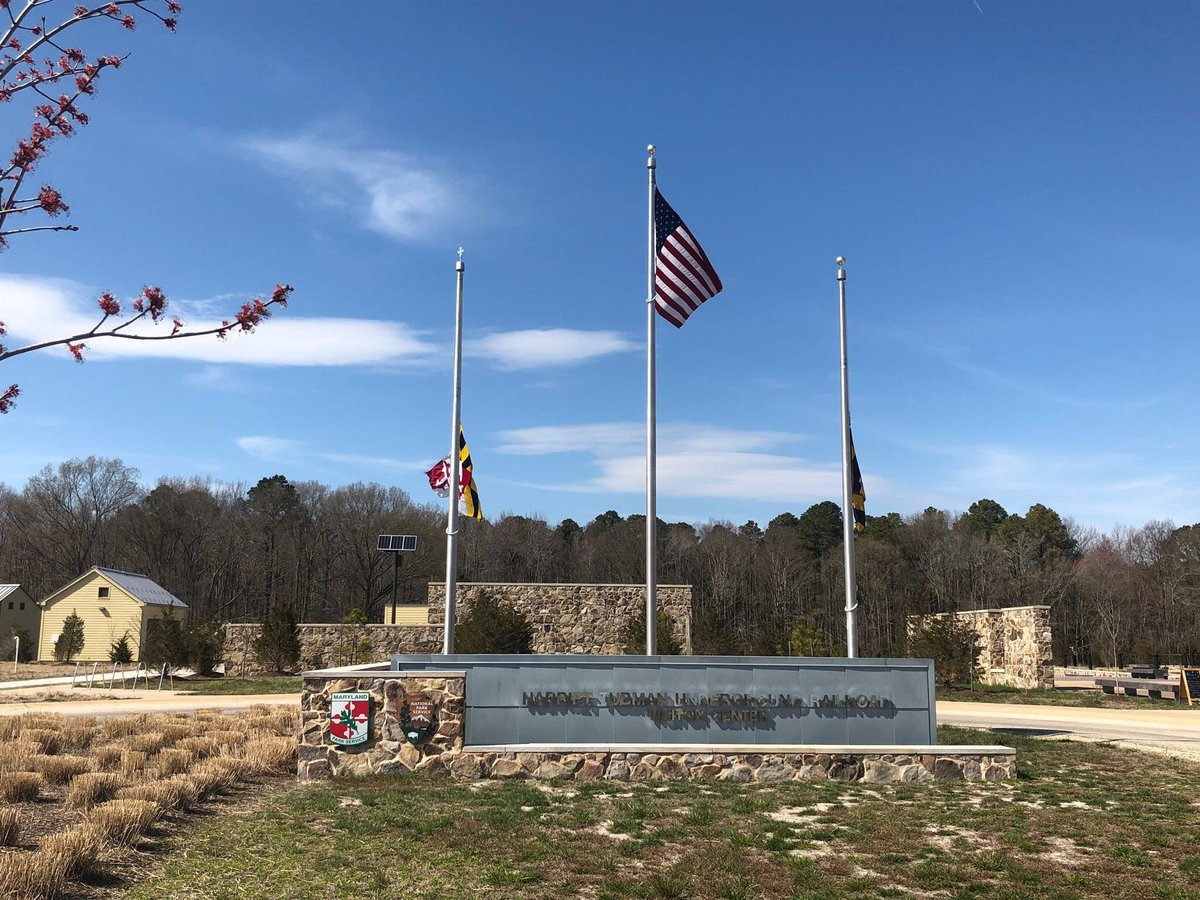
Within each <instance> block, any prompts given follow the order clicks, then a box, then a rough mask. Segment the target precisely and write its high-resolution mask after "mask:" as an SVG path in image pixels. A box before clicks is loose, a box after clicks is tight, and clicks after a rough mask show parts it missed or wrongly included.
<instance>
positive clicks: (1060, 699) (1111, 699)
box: [937, 684, 1179, 709]
mask: <svg viewBox="0 0 1200 900" xmlns="http://www.w3.org/2000/svg"><path fill="white" fill-rule="evenodd" d="M937 699H939V700H958V701H967V702H972V703H1024V704H1030V705H1033V706H1081V707H1091V708H1102V709H1171V708H1173V707H1176V706H1178V705H1179V704H1177V703H1175V702H1174V701H1173V700H1155V699H1154V698H1153V697H1125V696H1117V695H1115V694H1105V693H1104V692H1103V691H1098V690H1097V691H1089V690H1078V689H1073V690H1066V689H1064V690H1051V689H1048V688H1014V687H1007V686H1005V685H997V684H976V685H974V686H973V687H970V688H968V687H967V686H966V685H956V686H954V687H950V688H947V687H943V686H941V685H939V686H938V689H937Z"/></svg>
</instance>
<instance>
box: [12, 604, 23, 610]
mask: <svg viewBox="0 0 1200 900" xmlns="http://www.w3.org/2000/svg"><path fill="white" fill-rule="evenodd" d="M10 605H11V604H10ZM24 608H25V604H24V603H22V604H21V609H24Z"/></svg>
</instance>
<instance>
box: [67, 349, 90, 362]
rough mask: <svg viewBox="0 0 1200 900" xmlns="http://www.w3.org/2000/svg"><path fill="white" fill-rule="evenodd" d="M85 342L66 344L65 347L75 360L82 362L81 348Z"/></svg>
mask: <svg viewBox="0 0 1200 900" xmlns="http://www.w3.org/2000/svg"><path fill="white" fill-rule="evenodd" d="M86 346H87V344H67V349H68V350H70V351H71V355H72V356H73V357H75V362H80V363H81V362H83V350H84V348H85V347H86Z"/></svg>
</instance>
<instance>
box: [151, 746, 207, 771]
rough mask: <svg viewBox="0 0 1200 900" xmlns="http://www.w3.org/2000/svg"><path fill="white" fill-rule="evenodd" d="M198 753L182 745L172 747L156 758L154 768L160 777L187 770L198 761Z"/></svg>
mask: <svg viewBox="0 0 1200 900" xmlns="http://www.w3.org/2000/svg"><path fill="white" fill-rule="evenodd" d="M196 759H197V756H196V753H195V752H194V751H192V750H184V749H182V748H180V747H170V748H168V749H166V750H164V751H162V752H161V753H160V754H158V756H156V757H155V758H154V770H155V772H156V773H157V774H158V777H159V778H167V777H169V776H171V775H178V774H180V773H181V772H186V771H187V770H188V769H190V768H191V767H192V764H193V763H195V762H196Z"/></svg>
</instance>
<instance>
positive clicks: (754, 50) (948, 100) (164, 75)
mask: <svg viewBox="0 0 1200 900" xmlns="http://www.w3.org/2000/svg"><path fill="white" fill-rule="evenodd" d="M336 12H337V13H338V14H334V12H333V11H332V8H331V7H330V6H329V5H328V4H324V3H316V2H295V0H290V2H282V0H281V2H275V0H256V2H254V3H245V2H233V0H205V2H202V3H201V2H192V3H190V4H185V10H184V13H183V15H182V16H181V17H180V26H179V32H178V33H177V34H176V35H170V34H167V33H166V32H165V31H163V30H162V29H161V28H159V27H153V26H152V25H151V24H150V23H149V22H145V23H143V25H142V26H141V27H139V29H138V30H137V31H136V32H135V33H134V34H132V35H128V34H126V33H124V32H122V31H121V30H120V29H116V28H111V27H107V25H106V23H93V24H92V25H91V27H90V31H89V32H88V33H87V34H86V35H84V34H83V33H82V31H81V32H77V34H76V37H77V38H78V39H79V40H80V42H81V43H82V44H83V45H84V46H85V48H86V49H87V50H89V51H90V52H97V53H99V52H104V53H109V52H125V51H129V52H131V53H132V56H131V57H130V59H129V61H128V62H127V63H126V65H125V66H124V67H123V68H122V69H121V71H120V72H116V73H112V72H108V73H105V75H104V77H103V78H102V83H101V88H100V91H99V94H98V96H97V97H96V98H95V100H94V102H93V103H92V105H91V107H90V109H89V112H90V113H91V114H92V123H91V124H90V125H89V126H88V127H86V128H85V129H82V130H81V131H80V133H79V134H78V135H77V136H76V137H74V138H72V139H71V140H69V141H65V142H63V143H62V144H61V145H59V146H58V147H56V148H55V149H54V151H53V152H52V154H51V155H49V156H48V157H47V159H46V161H45V162H44V163H43V164H42V166H41V167H40V169H39V171H38V173H37V176H38V180H39V183H41V182H47V183H50V184H53V185H54V186H55V187H57V188H58V189H59V190H61V191H62V192H63V195H64V198H65V199H66V200H67V202H68V203H70V204H71V206H72V214H71V219H70V221H71V222H72V223H73V224H75V225H78V226H79V227H80V229H81V230H80V231H79V232H78V233H75V234H61V235H35V236H30V237H25V238H20V237H18V238H14V239H13V240H12V243H11V246H10V247H9V249H8V250H6V251H5V252H4V254H3V255H2V256H0V319H3V320H4V321H6V322H7V323H8V327H9V329H10V332H11V335H10V338H8V339H6V340H7V342H8V343H9V344H10V346H12V345H16V344H18V343H22V342H23V339H24V341H28V340H33V339H38V338H42V337H47V336H53V335H55V334H56V332H57V333H61V331H62V329H63V328H65V327H69V326H70V324H71V323H73V322H77V321H82V320H83V319H86V317H87V316H90V315H91V310H92V309H94V304H95V300H96V297H97V296H98V295H99V293H100V291H102V290H104V289H109V290H112V291H114V292H116V293H118V294H119V295H121V296H122V297H124V298H129V297H132V296H133V295H134V294H136V293H137V291H139V290H140V288H141V287H142V285H143V284H146V283H152V284H160V285H162V286H163V288H164V289H165V290H166V291H167V293H168V295H169V296H170V297H171V298H172V301H173V303H174V310H175V311H176V312H181V313H182V314H183V315H184V318H185V319H187V320H188V321H189V322H190V323H192V324H199V323H202V322H204V321H206V320H208V319H211V318H213V317H218V318H219V317H221V316H222V315H223V314H227V312H228V311H229V310H231V309H232V308H234V307H236V306H237V305H238V304H239V303H240V302H241V300H242V299H245V298H246V297H248V296H251V295H253V294H255V293H262V292H269V291H270V289H271V288H272V287H273V286H274V284H275V283H276V281H287V282H290V283H292V284H293V285H295V287H296V292H295V295H294V298H293V302H292V304H291V306H290V307H289V309H288V310H287V311H286V312H284V313H282V314H280V315H279V316H278V317H277V318H275V319H273V320H271V321H270V322H269V323H267V324H266V325H265V326H263V327H262V328H261V329H260V330H259V332H258V333H257V334H255V335H252V336H244V335H239V336H235V337H233V338H231V339H230V340H229V341H228V342H226V343H224V344H221V343H218V342H217V341H215V340H212V339H207V338H206V339H200V340H199V341H195V342H189V343H183V342H169V343H165V344H161V345H157V346H156V347H155V348H154V351H153V353H154V355H153V356H149V355H142V354H147V353H148V351H147V350H146V349H145V348H144V347H138V348H134V349H133V350H131V349H130V348H128V347H124V346H122V347H114V346H112V345H104V344H102V343H96V344H95V345H94V346H93V347H92V348H91V350H90V352H89V359H88V362H87V363H86V364H84V365H83V366H79V365H77V364H76V363H74V362H73V361H72V360H71V359H70V357H69V356H68V354H67V353H66V351H65V350H56V351H51V352H48V353H42V354H29V355H26V356H24V357H20V358H17V359H13V360H10V361H7V362H5V363H4V364H3V368H2V370H0V381H3V382H4V384H5V385H7V384H9V383H11V382H14V381H15V382H18V383H20V385H21V387H22V390H23V393H22V397H21V400H20V402H19V405H18V406H17V407H16V409H15V410H14V411H13V412H11V413H10V414H8V415H7V416H5V417H3V418H2V419H0V435H2V438H0V481H2V482H5V483H7V484H8V485H10V486H12V487H15V488H20V487H21V486H22V485H23V484H24V482H25V480H26V478H28V476H29V475H31V474H32V473H34V472H35V471H37V470H38V469H39V468H41V467H42V466H43V465H45V464H46V463H56V462H58V461H60V460H63V459H66V458H70V457H74V456H86V455H88V454H96V455H102V456H116V457H120V458H121V459H123V460H124V461H125V462H126V463H127V464H129V465H132V466H135V467H137V468H138V469H139V470H140V471H141V473H142V476H143V479H144V481H145V482H146V483H147V484H148V485H149V484H153V482H154V481H155V480H156V479H157V478H159V477H162V476H192V475H200V476H206V477H211V478H213V479H216V480H219V481H233V482H247V483H251V484H252V483H253V482H255V481H257V480H258V479H259V478H261V477H263V476H268V475H272V474H275V473H281V474H284V475H286V476H287V477H288V478H289V479H292V480H296V481H301V480H318V481H322V482H325V483H327V484H344V483H348V482H352V481H359V480H362V481H378V482H381V483H384V484H394V485H397V486H399V487H401V488H403V489H405V490H407V491H409V492H410V493H411V494H412V495H413V497H414V498H415V499H417V500H420V501H425V500H431V499H433V495H432V493H430V492H429V489H428V486H427V484H426V482H425V478H424V474H423V470H424V469H426V468H428V467H429V466H430V465H432V463H434V462H435V461H436V460H437V459H438V458H440V457H441V456H442V455H444V454H445V452H446V448H447V447H448V445H449V439H450V396H451V380H450V379H451V358H450V351H451V345H452V338H453V324H454V321H453V313H454V308H453V302H454V260H455V250H456V249H457V248H458V247H459V246H460V245H461V246H463V247H465V248H466V255H465V257H464V258H465V261H466V264H467V271H466V278H467V281H466V313H465V335H466V358H465V363H464V375H463V422H464V426H465V428H466V434H467V437H468V440H469V441H470V444H471V449H472V451H473V455H474V460H475V464H476V475H477V478H478V482H479V487H480V492H481V497H482V501H483V505H484V509H485V511H486V512H487V514H488V515H489V516H495V515H498V514H500V513H503V512H513V513H519V514H525V515H530V514H539V515H543V516H545V517H546V518H547V519H549V520H550V521H551V522H556V521H558V520H560V519H562V518H564V517H567V516H570V517H573V518H576V519H579V520H589V519H590V518H592V517H593V516H595V515H596V514H597V513H599V512H602V511H603V510H605V509H609V508H613V509H616V510H618V511H619V512H621V513H623V514H629V513H635V512H642V511H644V509H645V500H644V495H643V466H644V460H643V453H644V437H643V429H644V419H645V412H644V407H645V376H644V372H645V346H644V333H645V302H644V301H645V271H646V261H645V245H646V234H645V216H646V195H645V191H646V180H645V152H644V151H645V147H646V145H647V144H648V143H654V144H656V145H657V146H658V148H659V154H658V159H659V164H658V166H659V167H658V179H659V186H660V188H661V190H662V191H663V193H664V195H665V196H666V197H667V199H668V200H669V201H670V202H671V203H672V204H673V205H674V206H675V208H676V209H677V210H678V211H679V213H680V214H681V215H682V217H683V219H684V220H685V221H686V222H687V223H688V225H689V227H690V228H691V230H692V231H693V232H694V233H695V234H696V235H697V237H698V238H699V239H700V241H701V242H702V243H703V245H704V247H705V249H706V251H707V252H708V255H709V257H710V258H711V259H712V261H713V263H714V265H715V266H716V268H717V270H718V272H719V273H720V275H721V277H722V279H723V281H724V284H725V290H724V292H723V293H722V294H720V295H718V296H717V297H716V298H715V299H713V300H711V301H709V302H708V303H707V304H705V305H704V306H703V307H702V308H701V309H700V311H699V312H697V313H696V314H695V315H694V316H693V317H692V318H691V319H690V320H689V321H688V322H687V324H686V325H685V326H684V327H683V328H682V329H680V330H676V329H675V328H673V327H670V326H667V325H665V323H660V327H659V329H658V369H659V379H658V393H659V400H658V418H659V425H660V429H659V440H658V444H659V460H658V464H659V498H658V508H659V514H660V516H661V517H663V518H665V519H668V520H672V521H675V520H686V521H692V522H697V523H698V522H704V521H708V520H713V519H727V520H732V521H733V522H735V523H741V522H743V521H746V520H747V519H755V520H757V521H758V522H760V523H761V524H764V525H765V523H766V522H767V521H768V520H769V519H771V518H772V517H773V516H775V515H777V514H778V513H780V512H783V511H785V510H790V511H793V512H796V513H799V512H802V511H803V510H804V509H805V508H806V507H807V506H809V505H810V504H812V503H814V502H818V501H820V500H824V499H832V498H834V497H836V496H837V495H838V479H839V468H838V466H839V458H840V457H839V453H840V450H839V384H838V371H839V369H838V332H837V285H836V281H835V272H836V266H835V265H834V258H835V257H836V256H838V255H839V254H841V255H844V256H846V257H847V259H848V265H847V270H848V274H849V280H848V296H849V306H850V365H851V395H852V396H851V402H852V409H853V414H854V423H855V438H856V443H857V447H858V454H859V459H860V461H861V463H862V468H863V474H864V479H865V482H866V487H867V492H868V503H867V508H868V512H870V513H872V514H882V513H884V512H888V511H897V512H900V513H904V514H908V513H913V512H917V511H920V510H921V509H923V508H925V507H926V506H936V507H939V508H947V509H952V510H965V509H966V507H967V506H968V505H970V503H972V502H973V501H974V500H977V499H979V498H981V497H990V498H993V499H995V500H997V501H998V502H999V503H1001V504H1002V505H1003V506H1004V507H1005V508H1006V509H1008V510H1009V511H1010V512H1023V511H1024V510H1025V509H1026V508H1027V507H1028V506H1029V505H1030V504H1032V503H1035V502H1042V503H1046V504H1048V505H1050V506H1053V507H1054V508H1055V509H1057V510H1058V511H1059V512H1060V513H1062V514H1063V515H1065V516H1071V517H1072V518H1074V519H1075V520H1076V521H1078V522H1080V523H1081V524H1085V525H1090V526H1095V527H1098V528H1100V529H1107V528H1109V527H1110V526H1112V525H1113V524H1115V523H1118V522H1119V523H1124V524H1129V525H1140V524H1142V523H1144V522H1146V521H1148V520H1151V519H1163V518H1169V519H1172V520H1174V521H1175V522H1176V523H1178V524H1185V523H1193V522H1196V521H1200V489H1198V488H1197V476H1198V475H1200V466H1198V465H1197V450H1196V447H1197V444H1198V441H1197V438H1198V437H1200V435H1198V433H1197V431H1198V429H1197V415H1196V412H1197V403H1198V401H1197V400H1196V396H1195V377H1194V373H1195V368H1196V361H1195V360H1196V354H1195V353H1194V350H1193V347H1194V343H1195V340H1196V334H1197V324H1198V323H1197V319H1198V317H1200V314H1198V312H1197V304H1196V302H1195V301H1196V295H1197V285H1198V284H1200V253H1197V249H1198V243H1200V227H1198V220H1200V212H1198V210H1200V174H1198V172H1200V169H1198V167H1197V165H1196V159H1197V157H1198V155H1200V140H1198V138H1200V133H1198V132H1200V124H1198V123H1200V117H1198V116H1197V114H1196V111H1197V109H1200V56H1197V54H1196V51H1195V48H1196V46H1197V45H1198V44H1200V6H1197V5H1195V4H1185V3H1150V2H1142V3H1137V2H1129V3H1119V4H1118V3H1106V4H1096V3H1085V2H1032V3H1022V2H1004V3H999V2H996V0H978V3H976V2H973V0H962V2H957V0H945V2H929V3H927V2H905V3H894V2H857V3H834V2H813V3H803V4H800V3H767V2H759V3H752V4H736V3H687V4H683V3H673V2H664V3H659V4H653V5H647V4H644V3H639V4H635V3H623V2H606V3H603V4H570V3H548V2H547V3H542V2H525V3H507V4H498V3H444V4H405V3H391V2H374V3H368V2H364V3H358V4H352V5H346V6H345V7H339V8H338V10H337V11H336ZM27 119H28V109H27V107H26V106H24V105H22V104H17V103H13V104H10V105H6V106H5V107H4V108H3V109H0V122H2V123H3V124H4V126H5V128H6V133H7V134H9V135H10V136H11V140H12V141H13V142H15V138H16V136H17V134H18V133H20V132H22V131H23V130H24V129H25V128H26V127H27Z"/></svg>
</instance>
